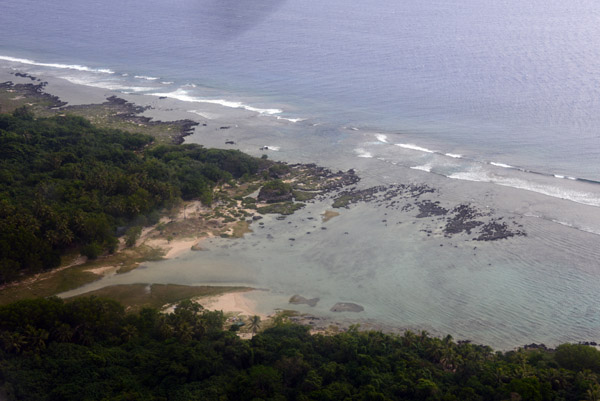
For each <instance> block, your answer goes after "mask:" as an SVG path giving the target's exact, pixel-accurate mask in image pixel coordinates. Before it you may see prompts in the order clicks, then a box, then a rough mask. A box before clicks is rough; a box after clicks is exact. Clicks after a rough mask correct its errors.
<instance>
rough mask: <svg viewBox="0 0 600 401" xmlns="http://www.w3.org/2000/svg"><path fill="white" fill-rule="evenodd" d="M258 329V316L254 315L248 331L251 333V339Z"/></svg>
mask: <svg viewBox="0 0 600 401" xmlns="http://www.w3.org/2000/svg"><path fill="white" fill-rule="evenodd" d="M258 329H260V316H258V315H254V316H252V317H251V318H250V330H251V331H252V337H254V335H255V334H256V332H257V331H258Z"/></svg>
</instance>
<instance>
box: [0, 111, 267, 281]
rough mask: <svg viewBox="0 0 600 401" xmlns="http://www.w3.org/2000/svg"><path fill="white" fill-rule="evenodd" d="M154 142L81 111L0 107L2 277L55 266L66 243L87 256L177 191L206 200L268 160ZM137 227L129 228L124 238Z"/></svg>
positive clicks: (113, 242) (131, 237) (110, 244)
mask: <svg viewBox="0 0 600 401" xmlns="http://www.w3.org/2000/svg"><path fill="white" fill-rule="evenodd" d="M152 143H153V138H152V137H151V136H148V135H143V134H131V133H126V132H123V131H119V130H114V129H104V128H98V127H95V126H93V125H92V124H90V123H89V122H88V121H87V120H84V119H83V118H81V117H75V116H57V117H49V118H38V119H35V118H34V116H33V114H32V113H31V112H30V111H29V110H28V109H27V108H25V107H21V108H17V109H15V110H14V111H13V113H12V115H8V114H0V283H4V282H8V281H11V280H14V279H16V278H18V277H19V276H20V275H21V274H23V273H36V272H40V271H44V270H47V269H50V268H53V267H56V266H58V265H59V264H60V256H61V254H64V253H65V252H66V251H68V250H72V249H79V250H80V251H81V252H82V253H83V254H85V255H86V256H88V257H89V258H90V259H93V258H96V257H98V256H99V255H100V254H102V253H103V252H105V251H108V252H114V251H115V250H116V248H117V235H119V234H121V233H123V232H124V231H126V230H127V227H131V226H138V225H140V224H139V222H140V221H141V222H143V223H152V222H156V221H157V220H158V219H157V216H158V215H157V212H156V211H157V210H158V209H161V208H163V207H170V206H172V205H174V204H177V203H178V202H180V201H181V199H184V200H188V199H199V200H201V201H202V202H203V203H205V204H210V203H211V202H212V200H213V199H212V196H213V189H214V187H215V186H216V185H218V184H221V183H226V182H229V181H231V180H232V179H234V178H240V177H242V176H244V177H248V176H251V175H256V173H257V172H258V171H259V167H261V165H262V164H264V163H265V162H263V161H261V160H260V159H256V158H253V157H250V156H248V155H245V154H243V153H241V152H239V151H229V150H217V149H204V148H203V147H202V146H199V145H159V146H151V145H152ZM269 164H270V163H269ZM265 168H266V167H265ZM138 230H139V228H133V229H130V230H129V231H128V233H127V234H128V235H127V241H128V245H132V244H134V243H135V239H137V238H136V237H137V236H138V235H139V233H138Z"/></svg>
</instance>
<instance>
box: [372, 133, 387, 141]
mask: <svg viewBox="0 0 600 401" xmlns="http://www.w3.org/2000/svg"><path fill="white" fill-rule="evenodd" d="M375 138H377V140H378V141H379V142H383V143H389V142H388V141H387V135H383V134H375Z"/></svg>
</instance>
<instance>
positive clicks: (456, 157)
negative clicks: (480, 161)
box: [444, 153, 462, 159]
mask: <svg viewBox="0 0 600 401" xmlns="http://www.w3.org/2000/svg"><path fill="white" fill-rule="evenodd" d="M444 155H446V156H448V157H452V158H454V159H462V155H459V154H456V153H444Z"/></svg>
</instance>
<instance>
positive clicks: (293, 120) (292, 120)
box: [277, 116, 305, 123]
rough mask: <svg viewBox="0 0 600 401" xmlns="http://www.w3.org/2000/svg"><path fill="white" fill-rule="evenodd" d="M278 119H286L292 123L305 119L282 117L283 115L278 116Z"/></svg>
mask: <svg viewBox="0 0 600 401" xmlns="http://www.w3.org/2000/svg"><path fill="white" fill-rule="evenodd" d="M277 119H278V120H286V121H289V122H292V123H297V122H300V121H304V120H305V119H304V118H287V117H281V116H277Z"/></svg>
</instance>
